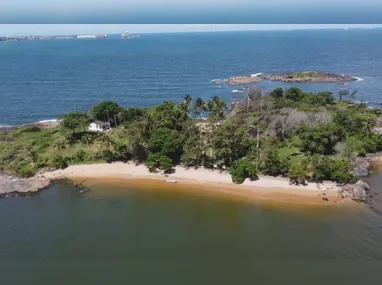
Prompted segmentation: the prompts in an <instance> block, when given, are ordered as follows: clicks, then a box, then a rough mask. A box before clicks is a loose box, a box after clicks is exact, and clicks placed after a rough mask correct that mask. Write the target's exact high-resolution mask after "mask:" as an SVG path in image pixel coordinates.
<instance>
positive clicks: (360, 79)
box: [354, 76, 365, 81]
mask: <svg viewBox="0 0 382 285" xmlns="http://www.w3.org/2000/svg"><path fill="white" fill-rule="evenodd" d="M354 78H355V79H357V81H364V80H365V79H363V78H361V77H356V76H354Z"/></svg>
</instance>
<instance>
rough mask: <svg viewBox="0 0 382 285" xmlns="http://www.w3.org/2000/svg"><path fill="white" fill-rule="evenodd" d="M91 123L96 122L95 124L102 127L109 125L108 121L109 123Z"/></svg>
mask: <svg viewBox="0 0 382 285" xmlns="http://www.w3.org/2000/svg"><path fill="white" fill-rule="evenodd" d="M93 123H94V124H96V125H98V126H101V127H104V126H110V123H109V122H102V121H94V122H93Z"/></svg>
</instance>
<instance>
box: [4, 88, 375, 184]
mask: <svg viewBox="0 0 382 285" xmlns="http://www.w3.org/2000/svg"><path fill="white" fill-rule="evenodd" d="M345 93H346V92H342V93H341V99H342V97H343V96H347V95H348V94H349V93H346V94H345ZM380 114H381V112H380V110H371V109H368V108H367V106H365V105H364V104H351V103H350V102H346V101H343V100H338V101H337V100H335V97H334V96H333V94H331V93H330V92H321V93H318V94H313V93H309V92H303V91H301V90H300V89H298V88H295V87H293V88H289V89H286V90H283V89H281V88H277V89H275V90H273V91H272V92H271V93H270V94H269V95H266V96H261V90H259V89H255V90H250V92H249V95H248V99H246V100H244V101H243V102H242V103H237V104H235V105H233V106H232V107H231V109H230V110H228V108H227V105H226V104H225V103H224V102H223V101H222V100H220V99H219V98H217V97H213V98H211V99H210V100H209V101H208V102H205V101H204V100H202V99H201V98H197V99H193V98H191V96H186V97H185V98H184V100H183V101H182V102H180V103H175V102H172V101H166V102H163V103H162V104H159V105H157V106H154V107H153V108H133V107H132V108H128V109H125V108H123V107H121V106H119V105H118V104H117V103H115V102H111V101H107V102H102V103H100V104H99V105H97V106H94V107H93V108H92V110H91V112H90V114H87V113H81V112H72V113H69V114H66V115H63V116H62V117H61V119H62V122H61V124H60V126H59V127H57V128H52V129H40V128H39V127H36V126H25V127H21V128H19V129H17V130H15V131H12V132H8V133H2V134H0V170H5V171H8V172H9V173H10V174H13V175H19V176H24V177H29V176H33V175H34V174H35V173H36V172H37V171H38V170H39V169H41V168H45V167H54V168H65V167H67V166H68V165H71V164H79V163H94V162H113V161H124V162H125V161H130V160H132V161H134V162H136V163H144V164H145V165H146V166H147V167H148V168H149V169H150V171H164V172H171V171H172V169H173V167H174V166H175V165H179V164H181V165H184V166H185V167H206V168H219V169H227V170H228V171H229V173H230V174H231V175H232V180H233V182H235V183H243V182H244V181H245V179H247V178H249V179H257V175H258V174H265V175H272V176H283V177H289V178H290V179H291V182H293V183H299V184H300V183H305V181H307V180H314V181H322V180H332V181H336V182H338V183H343V184H345V183H353V182H354V181H356V180H357V177H355V176H354V175H353V174H351V167H352V161H353V160H354V159H355V158H356V157H358V156H364V155H366V154H367V153H374V152H378V151H381V150H382V138H381V135H379V134H376V133H374V132H373V128H374V126H375V123H376V119H377V118H378V117H379V116H380ZM203 116H204V117H205V118H203ZM93 120H101V121H109V122H110V123H111V125H112V126H113V128H112V130H111V131H110V132H106V133H98V132H90V131H88V124H89V122H91V121H93Z"/></svg>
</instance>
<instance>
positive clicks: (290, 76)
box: [212, 71, 358, 85]
mask: <svg viewBox="0 0 382 285" xmlns="http://www.w3.org/2000/svg"><path fill="white" fill-rule="evenodd" d="M263 80H271V81H280V82H296V83H299V82H300V83H303V82H318V83H345V82H350V81H357V80H358V79H357V78H355V77H352V76H349V75H342V74H334V73H328V72H319V71H301V72H287V73H257V74H253V75H250V76H234V77H230V78H228V79H227V80H224V79H214V80H212V83H223V82H225V83H227V84H229V85H242V84H251V83H257V82H261V81H263Z"/></svg>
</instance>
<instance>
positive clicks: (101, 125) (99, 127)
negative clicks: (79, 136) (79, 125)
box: [89, 121, 111, 132]
mask: <svg viewBox="0 0 382 285" xmlns="http://www.w3.org/2000/svg"><path fill="white" fill-rule="evenodd" d="M110 130H111V127H110V123H108V122H101V121H95V122H93V123H91V124H89V131H94V132H108V131H110Z"/></svg>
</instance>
